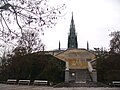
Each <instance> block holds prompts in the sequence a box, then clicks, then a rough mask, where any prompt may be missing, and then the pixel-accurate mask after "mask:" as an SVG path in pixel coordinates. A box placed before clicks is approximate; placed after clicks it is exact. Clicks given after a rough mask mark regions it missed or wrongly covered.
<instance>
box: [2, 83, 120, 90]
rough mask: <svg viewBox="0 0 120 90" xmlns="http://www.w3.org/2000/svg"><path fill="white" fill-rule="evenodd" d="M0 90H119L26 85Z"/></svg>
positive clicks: (3, 85)
mask: <svg viewBox="0 0 120 90" xmlns="http://www.w3.org/2000/svg"><path fill="white" fill-rule="evenodd" d="M0 90H120V88H108V87H105V88H104V87H98V88H94V87H90V88H88V87H72V88H71V87H70V88H66V87H63V88H53V87H44V86H27V85H7V84H0Z"/></svg>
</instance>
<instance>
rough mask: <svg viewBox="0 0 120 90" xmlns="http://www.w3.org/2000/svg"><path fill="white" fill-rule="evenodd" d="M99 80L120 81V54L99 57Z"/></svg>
mask: <svg viewBox="0 0 120 90" xmlns="http://www.w3.org/2000/svg"><path fill="white" fill-rule="evenodd" d="M97 73H98V81H100V82H111V81H114V80H119V81H120V54H109V55H107V56H102V57H100V58H98V59H97Z"/></svg>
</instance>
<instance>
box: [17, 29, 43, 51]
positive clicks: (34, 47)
mask: <svg viewBox="0 0 120 90" xmlns="http://www.w3.org/2000/svg"><path fill="white" fill-rule="evenodd" d="M18 47H24V48H25V50H26V53H31V52H36V51H40V50H41V49H42V48H43V47H44V44H43V43H42V42H41V39H40V37H39V34H38V33H37V32H35V31H33V30H26V31H24V32H23V37H21V38H20V39H19V40H18Z"/></svg>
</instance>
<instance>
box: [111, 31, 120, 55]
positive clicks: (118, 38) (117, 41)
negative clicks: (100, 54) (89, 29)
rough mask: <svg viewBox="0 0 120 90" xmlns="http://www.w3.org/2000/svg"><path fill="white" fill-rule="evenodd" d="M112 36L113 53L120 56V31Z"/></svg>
mask: <svg viewBox="0 0 120 90" xmlns="http://www.w3.org/2000/svg"><path fill="white" fill-rule="evenodd" d="M110 36H111V37H112V39H111V41H110V49H111V52H112V53H119V54H120V31H115V32H112V33H111V34H110Z"/></svg>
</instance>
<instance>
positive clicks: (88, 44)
mask: <svg viewBox="0 0 120 90" xmlns="http://www.w3.org/2000/svg"><path fill="white" fill-rule="evenodd" d="M87 50H89V43H88V41H87Z"/></svg>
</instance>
